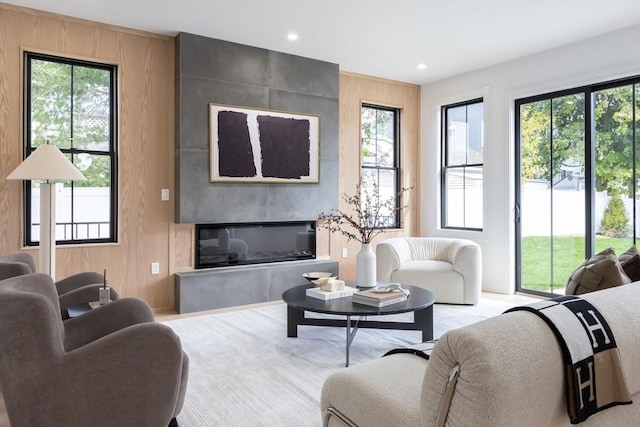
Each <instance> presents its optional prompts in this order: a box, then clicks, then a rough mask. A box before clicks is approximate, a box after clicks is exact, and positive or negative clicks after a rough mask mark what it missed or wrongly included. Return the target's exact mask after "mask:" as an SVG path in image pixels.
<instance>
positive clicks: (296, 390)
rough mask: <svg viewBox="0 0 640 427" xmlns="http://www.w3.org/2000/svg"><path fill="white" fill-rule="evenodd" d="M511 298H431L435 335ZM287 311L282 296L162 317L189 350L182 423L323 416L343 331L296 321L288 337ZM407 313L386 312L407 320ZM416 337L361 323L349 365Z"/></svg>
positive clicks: (296, 422) (341, 354)
mask: <svg viewBox="0 0 640 427" xmlns="http://www.w3.org/2000/svg"><path fill="white" fill-rule="evenodd" d="M512 305H513V304H509V303H507V302H502V301H496V300H492V299H487V298H483V299H482V301H481V303H480V304H479V305H477V306H455V305H440V304H436V305H435V306H434V337H435V338H437V337H440V336H441V335H442V334H443V333H445V332H446V331H448V330H450V329H455V328H458V327H462V326H465V325H468V324H471V323H475V322H477V321H480V320H483V319H486V318H488V317H492V316H495V315H498V314H500V313H502V312H503V311H505V310H506V309H507V308H509V307H511V306H512ZM286 311H287V310H286V305H285V304H284V303H283V304H277V305H271V306H265V307H259V308H251V309H246V310H239V311H234V312H227V313H221V314H211V315H204V316H198V317H191V318H186V319H179V320H172V321H167V322H164V323H165V324H166V325H168V326H170V327H171V328H173V330H174V331H175V332H176V333H177V334H178V335H179V336H180V338H181V340H182V345H183V347H184V350H185V351H186V352H187V354H188V355H189V358H190V371H189V383H188V388H187V394H186V398H185V403H184V408H183V409H182V412H181V414H180V415H179V416H178V422H179V424H180V426H181V427H205V426H234V427H245V426H247V427H249V426H265V427H280V426H292V427H294V426H295V427H298V426H320V425H321V424H322V423H321V419H322V418H321V413H320V393H321V390H322V384H323V383H324V380H325V379H326V378H327V376H328V375H329V374H331V373H332V372H334V371H337V370H340V369H349V368H345V367H344V364H345V339H346V331H345V329H344V328H330V327H318V326H300V327H299V328H298V337H297V338H287V328H286ZM410 316H412V314H406V315H395V316H393V317H394V318H395V319H394V320H404V321H406V320H410V319H411V317H410ZM385 317H387V319H386V320H391V319H390V318H391V317H392V316H385ZM370 319H372V318H371V317H370ZM420 338H421V336H420V332H418V331H395V330H375V329H361V330H359V331H358V333H357V335H356V337H355V339H354V340H353V344H352V345H351V350H350V351H351V356H350V365H351V366H353V365H356V364H358V363H363V362H365V361H367V360H372V359H375V358H379V357H381V356H382V355H383V354H384V353H386V352H387V351H389V350H391V349H393V348H396V347H405V346H409V345H411V344H417V343H419V342H420Z"/></svg>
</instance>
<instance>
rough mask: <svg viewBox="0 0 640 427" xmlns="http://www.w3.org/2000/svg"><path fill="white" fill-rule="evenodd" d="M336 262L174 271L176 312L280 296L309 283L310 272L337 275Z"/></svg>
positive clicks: (232, 304) (206, 308)
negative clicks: (306, 274)
mask: <svg viewBox="0 0 640 427" xmlns="http://www.w3.org/2000/svg"><path fill="white" fill-rule="evenodd" d="M338 266H339V264H338V262H337V261H332V260H328V259H314V260H302V261H289V262H278V263H268V264H253V265H243V266H231V267H217V268H211V269H200V270H193V271H186V272H180V273H176V274H175V299H174V301H175V310H176V312H178V313H193V312H196V311H205V310H213V309H218V308H226V307H235V306H239V305H246V304H255V303H260V302H269V301H277V300H279V299H282V293H283V292H284V291H286V290H287V289H289V288H292V287H294V286H298V285H303V284H305V283H308V282H307V281H306V279H304V278H303V277H302V274H303V273H306V272H309V271H327V272H331V273H334V274H335V275H338Z"/></svg>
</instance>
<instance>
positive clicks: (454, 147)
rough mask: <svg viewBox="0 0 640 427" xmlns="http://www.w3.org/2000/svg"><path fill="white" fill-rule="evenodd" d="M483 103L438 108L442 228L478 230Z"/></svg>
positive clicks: (481, 218) (481, 191)
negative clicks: (440, 139)
mask: <svg viewBox="0 0 640 427" xmlns="http://www.w3.org/2000/svg"><path fill="white" fill-rule="evenodd" d="M483 150H484V103H483V100H482V99H474V100H471V101H465V102H461V103H457V104H451V105H445V106H444V107H442V173H441V179H442V182H441V196H442V202H441V207H442V215H441V219H442V222H441V224H442V227H443V228H454V229H465V230H482V226H483V170H484V164H483V162H484V160H483V159H484V154H483Z"/></svg>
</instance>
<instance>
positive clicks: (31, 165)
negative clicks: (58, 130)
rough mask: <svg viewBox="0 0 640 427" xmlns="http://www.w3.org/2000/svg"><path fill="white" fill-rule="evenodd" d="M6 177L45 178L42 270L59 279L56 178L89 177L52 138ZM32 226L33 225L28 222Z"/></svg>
mask: <svg viewBox="0 0 640 427" xmlns="http://www.w3.org/2000/svg"><path fill="white" fill-rule="evenodd" d="M7 179H16V180H17V179H19V180H25V181H30V180H36V179H37V180H43V181H45V182H43V183H41V184H40V273H45V274H49V275H50V276H51V277H52V278H53V279H54V280H55V278H56V193H55V181H84V180H85V179H86V178H85V177H84V175H82V173H80V171H79V170H78V169H76V167H75V166H73V164H72V163H71V162H70V161H69V160H68V159H67V158H66V157H65V155H64V154H62V151H60V150H59V149H58V147H56V146H55V145H50V144H49V141H47V143H46V144H43V145H41V146H39V147H38V148H36V150H35V151H34V152H33V153H31V155H29V157H27V158H26V159H25V160H24V161H23V162H22V163H20V165H19V166H18V167H17V168H15V169H14V171H13V172H11V173H10V174H9V176H7ZM28 226H30V225H28Z"/></svg>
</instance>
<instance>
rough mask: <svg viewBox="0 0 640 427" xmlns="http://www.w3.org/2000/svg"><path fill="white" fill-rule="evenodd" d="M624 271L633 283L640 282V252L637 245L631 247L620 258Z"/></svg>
mask: <svg viewBox="0 0 640 427" xmlns="http://www.w3.org/2000/svg"><path fill="white" fill-rule="evenodd" d="M618 259H619V260H620V263H621V264H622V269H623V270H624V272H625V273H626V275H627V276H629V279H631V281H632V282H637V281H638V280H640V252H638V248H636V245H633V246H631V247H630V248H629V249H627V250H626V251H624V252H623V253H621V254H620V256H619V257H618Z"/></svg>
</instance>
